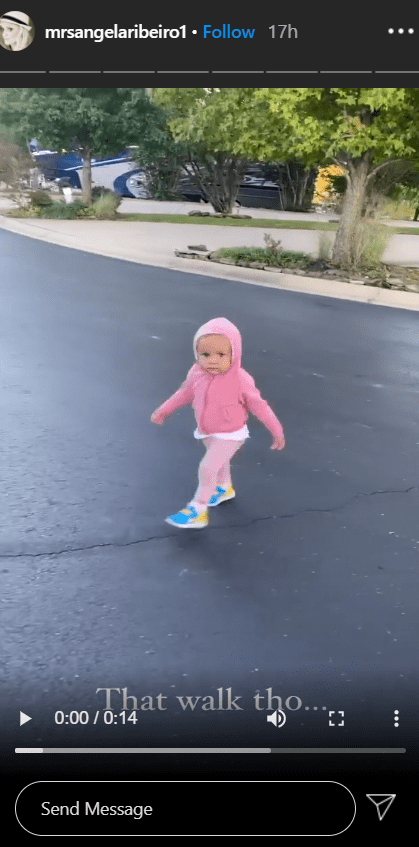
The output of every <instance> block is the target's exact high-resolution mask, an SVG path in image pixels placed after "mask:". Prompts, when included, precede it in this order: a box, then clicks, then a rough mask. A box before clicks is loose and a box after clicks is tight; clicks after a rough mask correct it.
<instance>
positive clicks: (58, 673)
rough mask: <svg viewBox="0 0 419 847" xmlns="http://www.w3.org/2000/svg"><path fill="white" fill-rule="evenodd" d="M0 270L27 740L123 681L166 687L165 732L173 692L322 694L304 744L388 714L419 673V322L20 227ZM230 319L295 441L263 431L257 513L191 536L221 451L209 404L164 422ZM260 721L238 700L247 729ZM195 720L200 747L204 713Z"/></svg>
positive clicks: (176, 714) (245, 463)
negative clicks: (198, 490)
mask: <svg viewBox="0 0 419 847" xmlns="http://www.w3.org/2000/svg"><path fill="white" fill-rule="evenodd" d="M0 271H1V272H0V292H1V304H2V305H1V310H0V339H1V342H0V345H1V346H0V350H1V356H0V361H1V382H2V398H3V404H2V416H1V466H2V471H3V473H2V477H3V479H2V486H1V492H0V497H1V513H2V521H1V529H0V556H1V561H0V571H1V587H2V590H1V601H2V602H1V624H0V626H1V644H2V650H1V665H0V670H1V676H2V686H1V690H2V694H1V699H2V703H1V705H2V706H3V707H4V708H5V709H6V710H7V711H8V713H9V712H10V711H11V710H12V709H13V710H16V709H22V710H23V711H25V712H26V713H27V714H29V715H32V716H33V717H34V720H33V721H32V722H29V723H27V724H25V726H24V727H22V728H21V732H22V736H21V737H22V743H25V744H28V745H30V744H36V743H38V744H39V743H45V742H46V739H47V738H48V740H49V741H50V746H52V745H51V739H52V736H53V730H52V728H51V722H50V712H51V710H53V711H54V710H55V709H59V708H63V709H64V708H67V707H68V708H73V709H90V710H94V709H95V708H98V709H99V708H103V707H104V705H105V703H104V699H103V697H104V695H102V694H100V695H98V694H96V689H97V688H105V687H120V688H121V689H122V688H126V689H127V693H128V695H131V694H132V695H136V696H137V698H138V699H139V700H140V698H141V697H142V696H146V695H153V696H154V697H156V696H157V694H159V693H163V694H164V695H165V696H166V695H167V696H168V698H169V699H168V700H167V701H165V702H166V704H167V703H168V704H169V706H170V708H171V709H172V713H170V714H171V716H172V718H173V720H172V721H169V722H167V721H166V722H164V720H165V718H166V716H165V715H163V713H162V714H160V713H158V714H157V717H156V713H154V714H153V715H152V719H153V721H154V722H156V720H157V722H158V726H159V730H158V731H159V733H160V735H159V737H160V738H163V736H164V735H165V733H166V734H167V738H168V739H169V736H170V738H173V737H175V736H177V735H178V733H179V736H178V737H179V739H180V733H181V732H183V727H184V724H182V720H183V718H184V715H183V714H182V708H181V707H180V705H179V701H177V702H175V698H176V696H177V695H183V694H185V695H196V696H198V695H200V696H204V695H212V696H218V695H217V689H219V688H220V687H224V689H226V688H228V687H231V688H232V692H233V695H234V696H235V695H240V696H242V697H243V700H242V701H239V702H242V703H244V702H247V701H246V697H247V698H252V697H253V696H254V694H255V693H256V692H257V691H258V690H259V691H260V692H261V693H266V692H265V691H264V689H265V688H268V687H269V686H271V687H272V692H273V694H278V695H281V696H283V698H284V699H285V698H287V697H290V696H291V695H293V696H294V697H296V698H297V697H299V698H301V701H302V706H301V709H300V710H299V712H297V715H296V714H291V712H292V709H291V706H290V712H289V715H290V718H289V721H288V725H290V726H292V721H293V720H294V727H297V724H298V731H299V732H302V733H304V732H305V730H307V731H308V732H310V731H311V730H310V727H312V726H313V724H311V723H310V721H313V720H314V717H315V715H314V712H313V709H314V708H316V709H318V710H321V709H324V708H330V707H331V708H339V704H340V708H343V706H342V705H341V704H342V703H343V702H344V700H345V703H346V699H348V698H349V700H348V702H349V701H350V703H351V705H352V707H353V709H354V710H355V712H356V713H357V714H358V716H362V709H365V708H366V707H367V705H366V704H367V703H368V702H369V698H372V700H371V702H374V703H375V702H376V701H377V698H378V700H379V702H383V701H384V700H385V701H386V708H387V706H388V709H389V712H388V714H389V715H390V722H391V713H392V709H393V708H398V705H399V704H400V703H401V702H406V703H408V702H410V700H411V696H412V691H413V685H414V681H415V680H417V671H418V658H417V643H418V637H419V625H418V615H417V609H418V582H417V572H418V564H419V529H418V506H419V494H418V491H419V481H418V455H419V453H418V451H419V426H418V420H419V414H418V400H419V334H418V328H419V317H418V314H417V313H416V312H408V311H405V310H397V309H393V308H391V309H390V308H388V309H387V308H385V307H381V308H376V307H375V306H372V305H368V304H363V303H358V302H347V301H343V300H333V299H331V298H322V297H316V296H308V295H304V294H298V293H293V292H289V291H280V290H275V289H270V288H264V287H258V286H253V285H243V284H242V283H240V282H238V281H234V280H228V281H227V280H221V279H217V278H214V279H212V278H209V277H203V276H200V275H194V274H191V273H187V274H186V273H185V274H183V273H181V272H178V271H170V270H165V269H159V268H156V267H150V266H140V265H138V264H134V263H132V264H131V263H129V262H120V261H118V260H114V259H110V258H104V257H100V256H96V255H92V254H88V253H83V252H77V253H76V252H75V251H73V250H68V249H67V248H64V247H58V246H55V245H51V244H45V243H42V242H39V241H35V240H31V239H27V238H24V237H22V236H19V235H16V234H13V233H9V232H6V231H3V230H1V231H0ZM219 315H223V316H225V317H227V318H229V319H230V320H231V321H233V322H234V323H236V325H237V326H238V327H239V329H240V331H241V333H242V337H243V350H244V352H243V366H244V367H245V368H246V370H248V371H249V372H250V373H251V374H252V375H253V377H254V378H255V381H256V385H257V386H258V388H259V389H260V390H261V393H262V395H263V396H264V397H265V398H266V399H267V400H268V402H269V403H270V404H271V405H272V407H273V408H274V410H275V411H276V413H277V415H278V417H279V418H280V420H281V421H282V422H283V425H284V429H285V434H286V438H287V447H286V450H285V451H284V452H282V453H277V452H272V451H271V450H270V449H269V447H270V444H271V436H270V434H269V433H268V432H267V431H266V430H265V429H264V427H263V426H262V425H261V424H260V423H259V422H258V421H257V420H256V419H255V418H250V421H249V430H250V434H251V438H250V439H249V441H248V442H247V444H246V446H245V448H244V449H243V450H242V451H240V452H239V453H238V454H237V456H236V458H235V459H234V460H233V481H234V484H235V488H236V491H237V498H236V500H234V501H231V502H230V503H226V504H224V505H222V506H220V507H219V508H218V509H212V510H211V511H210V518H211V523H210V527H209V528H208V529H207V530H205V531H202V532H193V531H190V532H186V531H184V532H182V531H179V530H176V529H174V528H170V527H168V525H167V524H165V523H164V518H165V517H166V515H168V514H170V513H172V512H174V511H177V510H178V509H180V508H182V507H183V506H184V505H185V504H186V502H187V501H188V499H189V498H190V497H191V496H192V494H193V493H194V490H195V487H196V471H197V466H198V463H199V461H200V459H201V456H202V446H201V445H200V444H199V443H198V442H197V441H196V440H195V439H194V438H193V429H194V425H195V424H194V418H193V413H192V410H191V409H190V408H183V409H182V410H180V411H179V412H178V413H175V414H174V415H173V416H172V417H171V418H170V419H169V420H168V421H167V422H166V424H165V425H164V426H163V427H157V426H153V425H152V424H151V423H150V414H151V412H152V411H153V410H154V409H155V408H156V407H157V406H158V405H159V404H160V403H162V402H163V400H165V399H166V398H167V397H168V396H169V395H170V394H171V393H173V392H174V391H175V390H176V389H177V388H178V386H179V385H180V383H181V382H182V380H183V379H184V377H185V374H186V372H187V370H188V368H189V367H190V366H191V364H192V363H193V353H192V339H193V335H194V333H195V331H196V329H197V328H198V327H199V326H200V325H201V324H202V323H204V322H205V321H207V320H208V319H210V318H212V317H216V316H219ZM224 693H225V691H224ZM115 697H116V699H114V700H113V701H112V706H113V708H119V707H121V708H122V700H121V698H120V696H119V695H115ZM118 698H119V699H118ZM342 698H343V699H342ZM345 698H346V699H345ZM201 702H202V701H201ZM296 702H297V701H296V700H294V701H293V703H294V707H295V703H296ZM155 703H156V701H155V700H154V705H155ZM291 705H292V704H291ZM306 707H309V710H308V711H306V712H305V713H304V715H303V714H302V712H303V711H304V709H305V708H306ZM199 708H200V706H198V709H199ZM224 708H225V706H224ZM264 708H268V702H267V701H266V700H265V706H264ZM271 708H273V707H272V706H271ZM357 710H358V711H357ZM355 712H354V714H355ZM232 714H234V715H235V717H234V719H233V718H231V715H232ZM245 714H246V713H245V711H244V712H243V713H242V712H239V711H238V710H237V711H235V710H234V709H230V710H228V711H227V714H226V716H225V717H226V719H227V718H229V719H230V720H229V722H228V723H229V732H230V733H231V728H232V722H233V723H234V727H238V730H239V732H240V727H242V728H243V725H244V724H243V720H244V718H243V715H245ZM222 715H223V716H224V713H222ZM35 717H36V719H35ZM141 717H142V720H143V721H144V723H143V724H142V726H144V725H145V721H149V719H150V720H151V718H150V713H149V712H144V715H142V716H141ZM192 717H193V720H192ZM192 717H191V719H190V722H189V724H188V730H187V733H188V739H193V738H195V737H198V736H199V733H202V727H203V720H204V718H205V721H207V717H206V715H205V712H203V711H202V709H201V711H200V712H199V714H198V713H197V712H194V714H193V716H192ZM212 717H213V713H211V718H212ZM216 717H217V715H216ZM387 717H388V715H387ZM383 719H384V716H383ZM48 721H49V723H48ZM216 724H217V721H216V719H214V726H215V725H216ZM369 724H370V725H369V730H370V733H371V732H373V731H374V728H375V727H377V732H378V724H379V721H378V720H377V722H376V724H374V722H373V724H371V721H370V722H369ZM154 725H156V723H154ZM147 726H148V723H147ZM205 726H206V727H207V726H209V722H208V721H207V722H206V723H205ZM317 726H318V725H317ZM223 727H225V724H223ZM264 727H265V728H266V722H265V723H264ZM270 729H272V726H271V727H270ZM217 731H218V732H221V731H222V730H221V724H220V723H218V730H217ZM62 732H63V731H62ZM68 732H69V733H71V728H70V729H69V730H68ZM137 732H138V731H137ZM290 732H291V729H290ZM345 732H350V729H347V730H345ZM51 733H52V734H51ZM60 737H61V739H62V738H63V734H61V736H60ZM69 737H70V736H69ZM230 737H231V736H230ZM340 737H342V736H340ZM108 738H109V736H108ZM370 740H371V739H370ZM70 743H71V742H70ZM230 743H231V742H230ZM137 744H138V738H137ZM109 746H111V744H109Z"/></svg>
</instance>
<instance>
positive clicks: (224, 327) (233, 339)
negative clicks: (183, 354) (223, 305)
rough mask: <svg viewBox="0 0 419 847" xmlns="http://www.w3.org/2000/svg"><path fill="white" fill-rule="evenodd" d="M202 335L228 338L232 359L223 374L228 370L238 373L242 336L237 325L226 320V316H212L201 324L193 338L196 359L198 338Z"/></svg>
mask: <svg viewBox="0 0 419 847" xmlns="http://www.w3.org/2000/svg"><path fill="white" fill-rule="evenodd" d="M203 335H225V336H226V338H228V340H229V342H230V344H231V350H232V357H231V358H232V361H231V365H230V367H229V369H228V371H225V373H224V374H223V376H226V375H227V374H229V373H230V372H233V373H235V374H238V372H239V370H240V368H241V363H242V337H241V335H240V333H239V331H238V329H237V327H236V326H234V324H232V323H231V321H228V320H227V318H213V319H212V320H211V321H208V322H207V323H206V324H203V326H200V327H199V329H198V331H197V332H196V333H195V338H194V340H193V351H194V355H195V359H196V360H197V361H198V354H197V351H196V348H197V344H198V341H199V339H200V338H202V336H203Z"/></svg>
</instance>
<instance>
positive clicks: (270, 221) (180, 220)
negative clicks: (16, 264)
mask: <svg viewBox="0 0 419 847" xmlns="http://www.w3.org/2000/svg"><path fill="white" fill-rule="evenodd" d="M70 209H71V206H70V205H69V206H67V207H66V213H63V214H66V215H67V214H70V213H69V211H68V210H70ZM3 214H4V215H5V217H14V218H18V217H37V218H38V217H41V216H38V215H37V216H35V215H29V214H27V213H26V214H25V213H23V214H22V213H19V211H17V210H16V211H15V210H10V211H9V210H4V212H3ZM45 217H46V216H45ZM74 217H75V219H76V216H74ZM111 219H112V220H113V221H115V222H117V221H122V222H123V221H139V222H140V221H145V222H150V223H171V224H197V225H199V226H230V227H231V226H234V227H263V228H264V229H303V230H304V229H307V230H328V231H329V232H333V231H335V232H336V230H337V228H338V224H335V223H328V222H326V221H324V222H323V221H302V220H300V219H297V220H275V219H274V218H252V219H251V220H240V219H236V218H206V217H204V218H201V217H193V216H191V217H190V216H189V215H170V214H143V215H141V214H126V215H125V214H121V213H116V217H113V218H111ZM86 220H87V219H86ZM89 220H96V218H94V217H90V218H89ZM386 226H387V224H386ZM388 230H389V235H394V234H396V233H398V234H402V235H419V224H418V226H417V227H403V226H388Z"/></svg>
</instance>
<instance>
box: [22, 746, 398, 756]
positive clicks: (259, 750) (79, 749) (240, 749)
mask: <svg viewBox="0 0 419 847" xmlns="http://www.w3.org/2000/svg"><path fill="white" fill-rule="evenodd" d="M405 752H406V748H405V747H16V748H15V753H76V754H77V755H79V754H80V753H89V754H92V753H160V754H161V753H163V754H168V753H175V754H178V753H305V754H307V753H315V754H316V753H338V754H340V753H367V754H370V753H405Z"/></svg>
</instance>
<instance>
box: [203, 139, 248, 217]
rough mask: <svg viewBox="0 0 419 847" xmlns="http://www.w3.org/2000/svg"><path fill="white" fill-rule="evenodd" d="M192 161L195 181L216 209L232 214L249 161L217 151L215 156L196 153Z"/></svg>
mask: <svg viewBox="0 0 419 847" xmlns="http://www.w3.org/2000/svg"><path fill="white" fill-rule="evenodd" d="M190 162H191V166H192V170H193V181H194V182H195V184H196V185H197V186H198V187H199V189H200V190H201V191H202V192H203V193H204V194H205V196H206V197H207V198H208V200H209V202H210V203H211V205H212V207H213V209H214V211H215V212H218V213H219V214H223V215H230V214H231V213H232V211H233V209H234V206H235V203H236V200H237V195H238V193H239V186H240V183H241V181H242V178H243V175H244V173H245V172H246V168H247V166H248V162H247V161H243V160H239V159H236V158H234V157H231V156H229V155H228V154H225V153H215V154H214V156H213V157H210V156H208V155H205V154H202V158H199V157H198V155H196V154H195V156H193V155H192V156H191V158H190Z"/></svg>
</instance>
